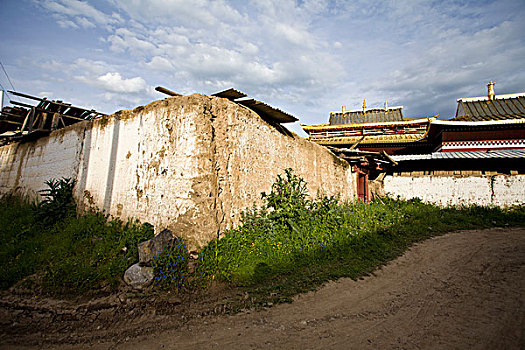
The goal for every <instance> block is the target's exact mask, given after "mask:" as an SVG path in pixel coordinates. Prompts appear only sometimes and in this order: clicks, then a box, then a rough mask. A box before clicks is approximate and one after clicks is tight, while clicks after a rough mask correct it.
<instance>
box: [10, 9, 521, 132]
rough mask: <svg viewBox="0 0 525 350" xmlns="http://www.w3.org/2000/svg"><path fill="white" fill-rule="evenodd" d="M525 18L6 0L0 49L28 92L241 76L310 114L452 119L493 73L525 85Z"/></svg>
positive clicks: (144, 88) (118, 97)
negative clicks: (393, 112) (400, 109)
mask: <svg viewBox="0 0 525 350" xmlns="http://www.w3.org/2000/svg"><path fill="white" fill-rule="evenodd" d="M523 18H525V1H524V0H513V1H508V0H498V1H470V2H469V1H448V0H443V1H418V0H404V1H393V0H391V1H362V0H356V1H343V0H326V1H325V0H303V1H287V0H258V1H237V0H232V1H226V0H218V1H211V0H195V1H189V0H148V1H146V0H127V1H118V0H97V1H93V0H91V1H78V0H39V1H31V0H16V1H10V0H2V1H0V32H1V33H2V45H1V49H0V60H1V62H2V63H3V65H4V67H5V68H6V70H7V72H8V74H9V76H10V78H11V81H12V82H13V84H14V86H15V87H16V89H17V90H18V91H22V92H26V93H29V94H34V95H38V96H47V97H48V98H51V99H61V100H64V101H67V102H70V103H74V104H76V105H79V106H84V107H87V108H95V109H97V110H99V111H101V112H105V113H112V112H115V111H117V110H120V109H127V108H133V107H136V106H138V105H142V104H146V103H149V102H151V101H154V100H156V99H161V98H164V97H165V96H164V95H162V94H160V93H158V92H156V91H154V87H155V86H157V85H161V86H165V87H168V88H170V89H172V90H174V91H177V92H180V93H183V94H191V93H194V92H199V93H204V94H209V93H213V92H216V91H219V90H222V89H225V88H229V87H235V88H237V89H239V90H241V91H244V92H246V93H248V94H249V95H250V96H251V97H255V98H257V99H259V100H262V101H265V102H267V103H269V104H271V105H273V106H276V107H278V108H281V109H283V110H285V111H287V112H289V113H291V114H293V115H295V116H297V117H298V118H299V119H300V122H301V123H303V124H317V123H324V122H326V121H327V120H328V112H330V111H334V110H339V109H340V108H341V105H343V104H344V105H346V108H347V109H354V108H359V107H361V105H362V101H363V98H366V101H367V106H369V107H372V106H382V105H383V104H384V101H385V100H388V104H389V105H390V106H398V105H402V106H404V115H405V116H406V117H424V116H430V115H435V114H440V117H441V118H443V119H448V118H450V117H452V116H453V115H454V113H455V108H456V99H457V98H460V97H472V96H481V95H484V94H485V93H486V86H485V85H486V84H487V83H488V81H490V80H493V81H495V82H496V93H497V94H504V93H514V92H524V91H525V68H524V63H525V35H524V33H525V20H523ZM0 83H1V84H2V86H3V87H4V88H6V89H10V88H11V86H10V83H9V82H8V80H7V78H6V77H5V75H3V72H0ZM290 128H291V129H292V130H294V131H296V132H299V131H300V127H299V126H298V124H296V125H291V126H290ZM302 135H304V134H302Z"/></svg>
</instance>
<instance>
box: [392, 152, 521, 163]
mask: <svg viewBox="0 0 525 350" xmlns="http://www.w3.org/2000/svg"><path fill="white" fill-rule="evenodd" d="M391 158H392V159H393V160H395V161H396V162H407V161H418V160H433V159H436V160H437V159H525V149H512V150H498V151H488V152H487V151H471V152H435V153H432V154H407V155H399V156H391Z"/></svg>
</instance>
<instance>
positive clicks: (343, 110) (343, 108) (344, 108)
mask: <svg viewBox="0 0 525 350" xmlns="http://www.w3.org/2000/svg"><path fill="white" fill-rule="evenodd" d="M341 111H342V112H343V114H345V112H346V106H345V105H343V107H341Z"/></svg>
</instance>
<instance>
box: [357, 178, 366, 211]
mask: <svg viewBox="0 0 525 350" xmlns="http://www.w3.org/2000/svg"><path fill="white" fill-rule="evenodd" d="M357 198H358V199H359V200H361V201H363V202H366V203H368V174H365V173H363V172H361V171H359V170H358V171H357Z"/></svg>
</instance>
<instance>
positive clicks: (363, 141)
mask: <svg viewBox="0 0 525 350" xmlns="http://www.w3.org/2000/svg"><path fill="white" fill-rule="evenodd" d="M345 108H346V107H345V106H343V107H342V110H341V111H337V112H330V118H329V122H328V123H325V124H318V125H302V124H301V126H302V128H303V129H304V131H305V132H306V133H307V134H308V135H309V139H310V140H311V141H313V142H316V143H318V144H320V145H323V146H332V147H337V148H350V149H359V150H362V151H370V152H381V151H385V152H386V153H387V154H390V155H392V154H418V153H428V152H431V151H432V147H431V145H430V144H429V143H428V142H427V141H426V139H425V135H426V132H427V129H428V126H429V124H430V123H431V122H432V121H434V120H436V118H437V115H436V116H434V117H427V118H419V119H412V118H405V117H403V112H402V109H403V107H401V106H400V107H389V106H388V103H387V102H385V106H384V107H382V108H367V107H366V101H363V108H362V109H358V110H349V111H347V110H346V109H345Z"/></svg>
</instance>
